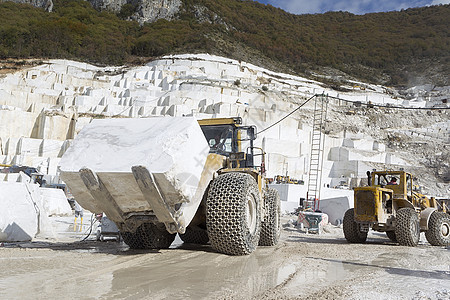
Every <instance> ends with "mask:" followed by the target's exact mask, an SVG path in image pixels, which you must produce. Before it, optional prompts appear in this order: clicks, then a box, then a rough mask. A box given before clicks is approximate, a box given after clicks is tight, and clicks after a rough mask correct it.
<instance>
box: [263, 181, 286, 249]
mask: <svg viewBox="0 0 450 300" xmlns="http://www.w3.org/2000/svg"><path fill="white" fill-rule="evenodd" d="M264 202H265V203H267V205H266V207H267V208H268V212H267V215H266V217H265V219H264V221H263V222H262V223H261V234H260V237H259V246H275V245H276V244H278V240H279V238H280V233H281V220H280V213H281V211H280V194H279V193H278V191H277V190H276V189H274V188H269V189H268V191H267V193H266V195H265V197H264Z"/></svg>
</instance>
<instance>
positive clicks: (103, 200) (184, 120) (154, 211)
mask: <svg viewBox="0 0 450 300" xmlns="http://www.w3.org/2000/svg"><path fill="white" fill-rule="evenodd" d="M222 165H223V157H222V156H220V155H216V154H209V146H208V143H207V142H206V139H205V137H204V135H203V132H202V130H201V128H200V126H199V124H198V123H197V121H196V120H195V119H194V118H189V117H158V118H146V119H102V120H93V121H92V122H91V123H90V124H88V125H87V126H85V127H84V128H83V129H82V130H81V132H80V133H79V134H78V136H77V137H76V139H75V140H74V142H73V144H72V145H71V147H70V148H69V149H68V150H67V151H66V153H65V154H64V156H63V157H62V159H61V162H60V170H61V177H62V179H63V180H64V182H65V183H66V184H67V186H68V188H69V189H70V191H71V193H72V194H73V196H74V197H75V200H76V201H77V202H78V203H79V204H80V205H81V206H82V207H83V208H85V209H87V210H89V211H91V212H95V213H100V212H104V213H105V214H106V215H107V216H108V218H109V219H111V220H113V221H114V222H115V223H116V224H117V226H118V228H119V229H120V231H121V232H122V235H123V236H124V239H125V242H127V244H129V245H130V244H133V246H134V247H133V248H148V245H147V244H145V243H146V241H142V239H140V238H139V237H142V236H147V233H148V234H149V235H150V233H149V232H152V233H153V235H152V236H154V239H156V240H157V242H158V243H161V240H162V239H163V238H167V233H168V234H171V235H173V236H174V235H175V233H177V232H178V233H181V234H183V233H184V232H185V230H186V227H187V226H188V225H189V223H190V222H191V220H192V219H193V218H194V215H195V213H196V211H197V209H198V207H199V205H200V203H201V201H202V198H203V195H204V193H205V191H206V189H207V187H208V184H209V183H210V181H211V180H212V178H213V175H214V173H215V172H216V171H217V170H218V169H220V168H221V167H222ZM161 231H164V232H165V233H164V234H162V237H161ZM155 232H157V233H158V234H154V233H155ZM168 239H169V241H168V242H167V243H169V245H170V242H171V241H170V239H171V237H169V238H168ZM172 240H173V239H172ZM153 242H155V241H153ZM149 243H150V244H151V245H153V244H154V243H153V244H152V242H149ZM130 247H131V245H130Z"/></svg>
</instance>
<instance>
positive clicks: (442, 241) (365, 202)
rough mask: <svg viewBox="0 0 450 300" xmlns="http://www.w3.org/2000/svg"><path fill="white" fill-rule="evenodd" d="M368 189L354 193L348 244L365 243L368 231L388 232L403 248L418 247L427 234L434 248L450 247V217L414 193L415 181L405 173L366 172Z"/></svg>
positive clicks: (346, 226)
mask: <svg viewBox="0 0 450 300" xmlns="http://www.w3.org/2000/svg"><path fill="white" fill-rule="evenodd" d="M367 175H368V182H369V186H366V187H357V188H355V189H354V193H355V196H354V208H352V209H349V210H348V211H347V212H346V213H345V215H344V221H343V228H344V235H345V238H346V239H347V241H349V242H351V243H363V242H365V241H366V239H367V233H368V231H369V229H373V230H375V231H379V232H386V234H387V236H388V237H389V239H391V240H392V241H395V242H398V243H399V244H400V245H404V246H416V245H417V244H418V242H419V236H420V232H421V231H424V232H425V236H426V238H427V241H428V242H429V243H430V244H431V245H435V246H443V245H448V244H449V243H450V215H449V214H448V213H447V208H446V206H445V205H442V206H440V205H439V203H438V202H437V201H436V200H435V199H434V198H428V197H426V196H424V195H422V194H420V193H418V192H416V191H415V190H414V178H413V176H412V175H411V174H410V173H407V172H404V171H379V172H377V171H374V172H367Z"/></svg>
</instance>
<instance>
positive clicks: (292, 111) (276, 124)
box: [258, 95, 321, 134]
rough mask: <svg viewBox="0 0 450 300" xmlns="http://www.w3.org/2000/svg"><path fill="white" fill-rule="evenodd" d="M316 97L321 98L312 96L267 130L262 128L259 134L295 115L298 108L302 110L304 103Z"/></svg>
mask: <svg viewBox="0 0 450 300" xmlns="http://www.w3.org/2000/svg"><path fill="white" fill-rule="evenodd" d="M317 96H321V95H314V96H312V97H311V98H309V99H308V100H306V101H305V102H303V103H302V104H301V105H300V106H299V107H297V108H296V109H294V110H293V111H291V112H290V113H288V114H287V115H286V116H284V117H283V118H281V119H280V120H278V121H276V122H275V123H273V124H272V125H270V126H269V127H267V128H264V129H263V130H261V131H260V132H258V134H259V133H263V132H264V131H266V130H269V129H270V128H272V127H273V126H275V125H277V124H278V123H280V122H282V121H283V120H284V119H286V118H287V117H289V116H290V115H292V114H293V113H295V112H296V111H297V110H299V109H300V108H302V107H303V106H304V105H305V104H306V103H308V102H309V101H310V100H311V99H313V98H314V97H317Z"/></svg>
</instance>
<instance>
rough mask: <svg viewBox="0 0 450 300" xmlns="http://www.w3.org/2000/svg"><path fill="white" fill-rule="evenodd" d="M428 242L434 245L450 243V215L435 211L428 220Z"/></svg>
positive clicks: (426, 234) (426, 233) (426, 235)
mask: <svg viewBox="0 0 450 300" xmlns="http://www.w3.org/2000/svg"><path fill="white" fill-rule="evenodd" d="M425 237H426V238H427V241H428V243H430V244H431V245H433V246H446V245H449V244H450V215H449V214H446V213H444V212H438V211H435V212H433V213H432V214H431V216H430V220H429V222H428V230H427V231H426V232H425Z"/></svg>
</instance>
